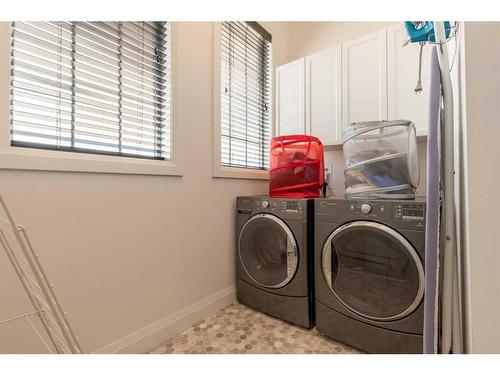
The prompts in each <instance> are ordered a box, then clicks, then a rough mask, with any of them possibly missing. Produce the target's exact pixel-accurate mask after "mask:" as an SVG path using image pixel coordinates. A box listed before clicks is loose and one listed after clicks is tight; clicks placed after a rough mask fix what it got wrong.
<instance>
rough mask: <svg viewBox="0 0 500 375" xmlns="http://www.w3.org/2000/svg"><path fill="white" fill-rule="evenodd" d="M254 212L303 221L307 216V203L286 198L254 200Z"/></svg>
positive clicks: (257, 198)
mask: <svg viewBox="0 0 500 375" xmlns="http://www.w3.org/2000/svg"><path fill="white" fill-rule="evenodd" d="M253 211H254V212H269V213H272V214H275V215H278V216H280V217H281V216H283V217H286V218H290V219H302V218H303V217H305V215H306V211H307V201H306V200H303V199H286V198H269V197H256V198H254V207H253Z"/></svg>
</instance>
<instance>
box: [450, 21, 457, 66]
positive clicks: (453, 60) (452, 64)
mask: <svg viewBox="0 0 500 375" xmlns="http://www.w3.org/2000/svg"><path fill="white" fill-rule="evenodd" d="M458 25H459V23H458V21H456V22H455V32H454V33H453V35H452V36H451V37H452V38H453V37H455V50H454V51H453V58H452V59H451V64H450V72H451V71H452V70H453V66H454V65H455V57H456V56H457V52H458V46H459V44H458V35H457V34H458Z"/></svg>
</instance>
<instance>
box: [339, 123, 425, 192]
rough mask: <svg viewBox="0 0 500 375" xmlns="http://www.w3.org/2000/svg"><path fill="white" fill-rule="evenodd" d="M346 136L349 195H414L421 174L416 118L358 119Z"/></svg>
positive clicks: (345, 171)
mask: <svg viewBox="0 0 500 375" xmlns="http://www.w3.org/2000/svg"><path fill="white" fill-rule="evenodd" d="M343 139H344V141H343V153H344V161H345V170H344V177H345V194H346V197H348V198H394V199H412V198H414V197H415V191H416V188H417V186H418V182H419V178H420V174H419V166H418V151H417V137H416V132H415V125H414V124H413V122H411V121H407V120H394V121H368V122H356V123H352V124H350V125H349V126H348V127H347V128H346V129H345V130H344V134H343Z"/></svg>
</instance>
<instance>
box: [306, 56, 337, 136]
mask: <svg viewBox="0 0 500 375" xmlns="http://www.w3.org/2000/svg"><path fill="white" fill-rule="evenodd" d="M340 55H341V48H340V47H338V48H335V49H331V50H327V51H324V52H321V53H317V54H314V55H311V56H308V57H306V129H307V131H308V133H309V134H311V135H313V136H315V137H318V138H319V139H320V140H321V142H322V143H323V144H325V145H335V144H340V143H342V125H341V124H342V108H341V95H342V92H341V89H342V86H341V75H342V74H341V69H340Z"/></svg>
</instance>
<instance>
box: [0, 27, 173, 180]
mask: <svg viewBox="0 0 500 375" xmlns="http://www.w3.org/2000/svg"><path fill="white" fill-rule="evenodd" d="M176 29H177V27H176V24H175V22H171V23H170V31H171V35H170V43H171V49H170V51H171V52H170V53H171V56H170V59H171V61H170V73H171V74H170V76H171V82H170V95H171V111H170V127H171V128H170V130H171V139H170V142H171V145H170V150H171V151H170V152H171V153H170V155H171V158H170V159H169V160H157V159H145V158H137V157H133V156H132V157H130V156H125V155H104V154H93V153H80V152H72V151H61V150H47V149H37V148H27V147H20V146H11V134H10V119H11V115H10V97H11V95H10V90H11V83H10V69H11V68H10V63H11V42H12V25H11V22H0V169H15V170H45V171H67V172H95V173H112V174H114V173H118V174H144V175H169V176H182V175H183V160H182V159H183V157H182V155H181V150H182V149H183V147H182V131H181V128H180V127H179V126H178V124H177V121H176V112H177V111H176V107H177V105H176V103H177V102H176V99H177V95H176V92H177V85H176V77H177V74H176V72H177V70H176V67H177V53H176V46H177V30H176Z"/></svg>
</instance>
